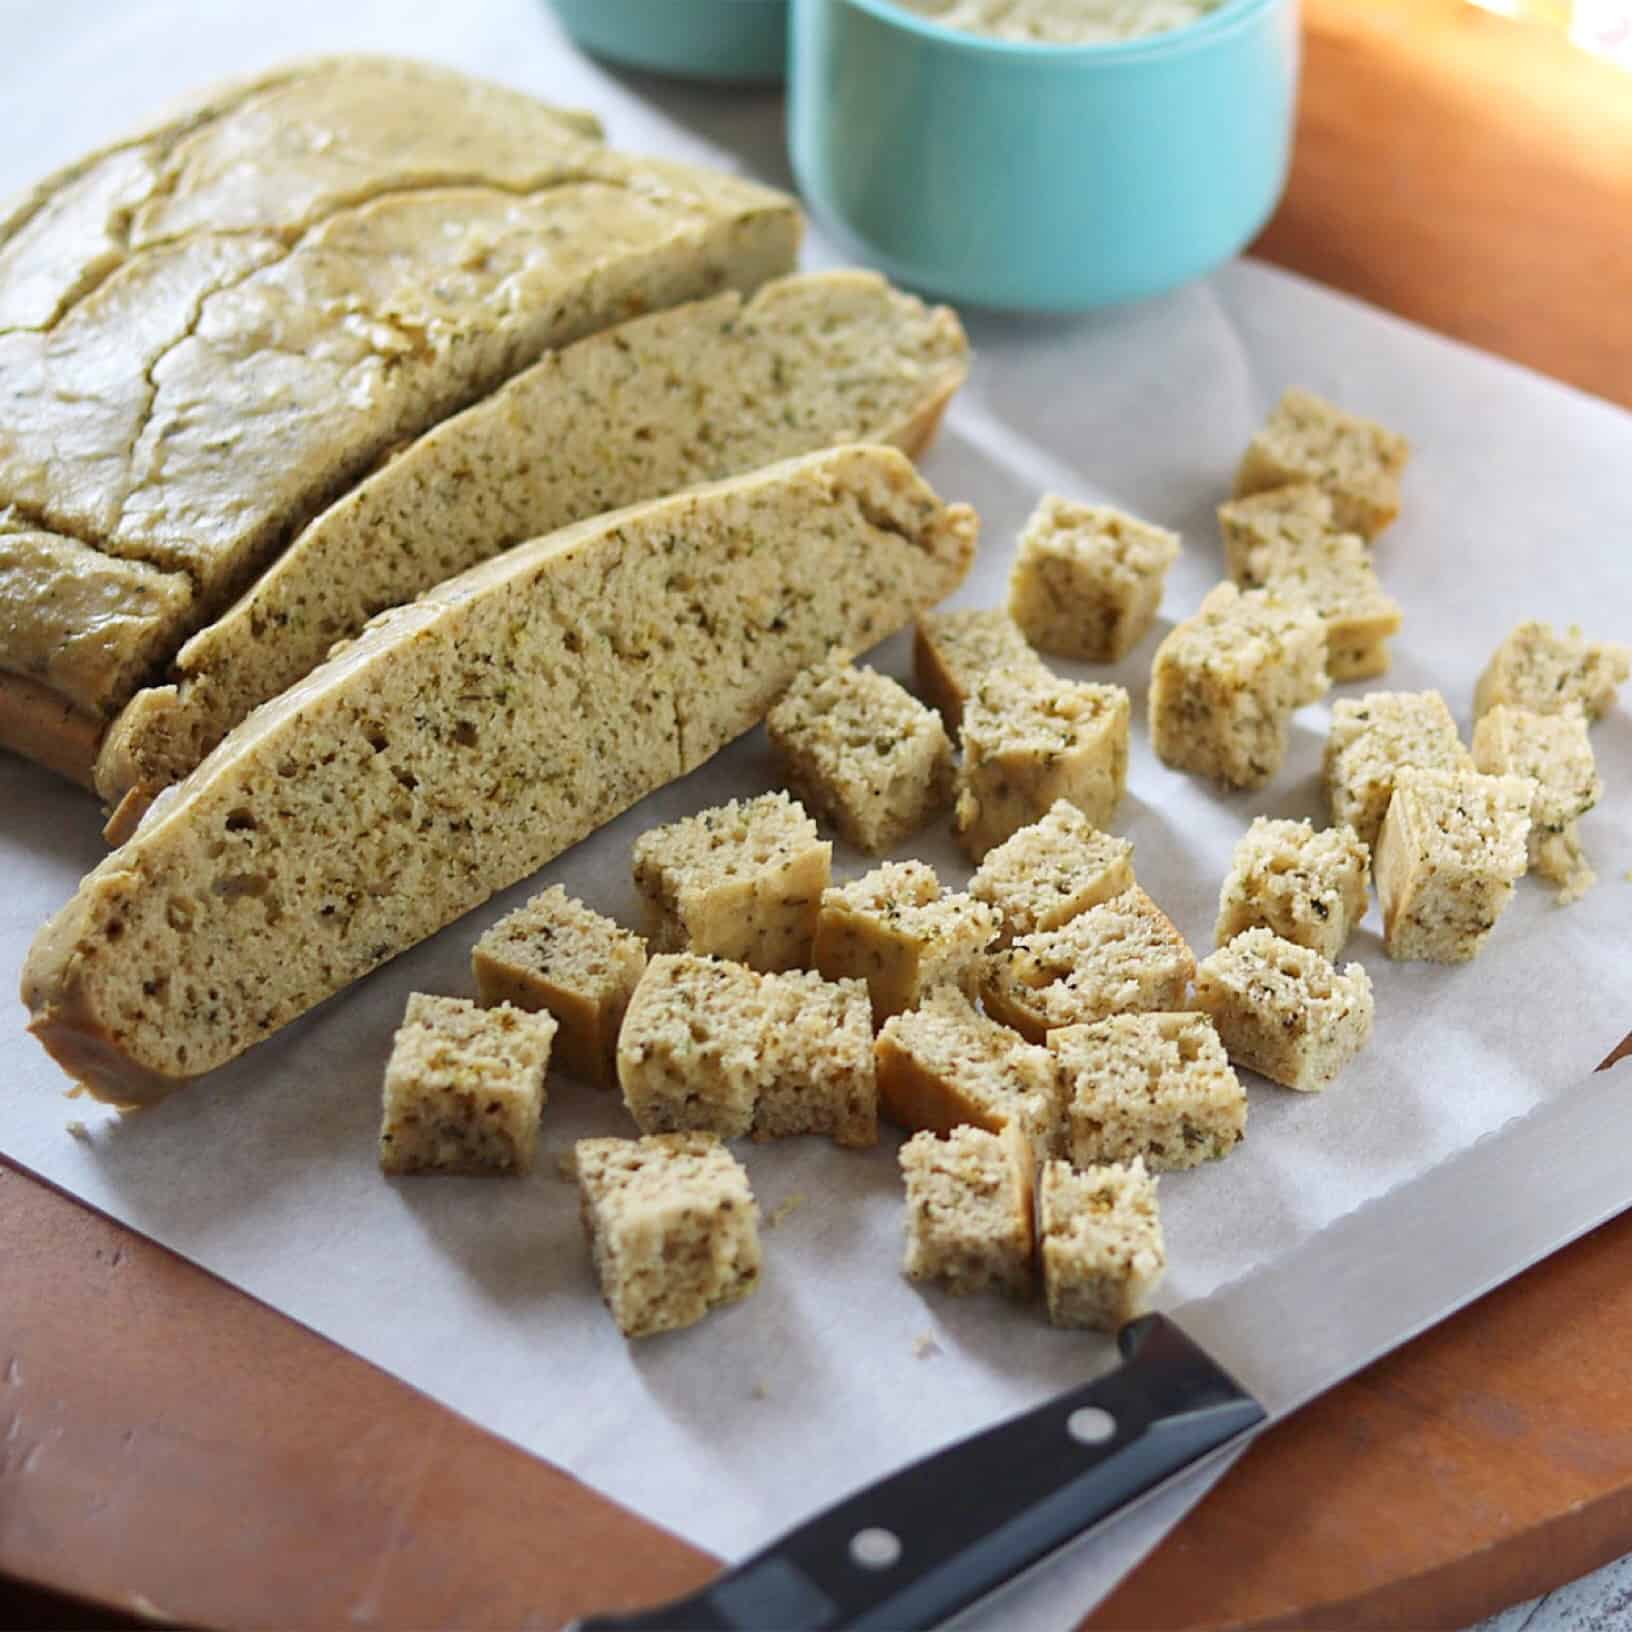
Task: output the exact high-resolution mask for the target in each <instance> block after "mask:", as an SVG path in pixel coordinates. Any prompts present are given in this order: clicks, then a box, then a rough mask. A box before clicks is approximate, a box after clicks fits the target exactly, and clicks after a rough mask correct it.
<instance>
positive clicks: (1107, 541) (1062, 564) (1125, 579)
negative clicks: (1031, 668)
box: [1009, 493, 1179, 663]
mask: <svg viewBox="0 0 1632 1632" xmlns="http://www.w3.org/2000/svg"><path fill="white" fill-rule="evenodd" d="M1178 555H1179V535H1178V534H1177V533H1172V532H1169V531H1168V530H1167V529H1166V528H1164V527H1155V526H1152V525H1151V524H1150V523H1149V522H1146V521H1140V520H1139V519H1138V518H1137V517H1135V516H1130V515H1127V514H1126V513H1124V512H1123V511H1121V510H1113V509H1111V508H1110V507H1109V506H1106V505H1093V504H1073V503H1072V502H1071V501H1070V500H1069V499H1062V498H1061V497H1059V495H1058V494H1053V493H1050V494H1046V495H1045V496H1044V497H1043V500H1042V502H1041V503H1040V504H1039V505H1038V506H1037V509H1036V510H1035V511H1034V512H1033V514H1032V517H1031V519H1030V521H1028V522H1027V523H1026V527H1025V531H1024V532H1022V533H1021V535H1020V547H1019V550H1018V552H1017V553H1016V555H1015V561H1014V569H1013V571H1012V572H1011V574H1010V577H1009V615H1010V617H1012V618H1013V619H1014V621H1015V623H1016V624H1018V625H1019V627H1020V629H1021V630H1022V632H1023V633H1024V634H1025V637H1026V639H1027V640H1028V641H1029V642H1030V643H1031V644H1032V645H1033V646H1035V647H1036V648H1037V649H1038V650H1039V651H1043V652H1051V653H1053V654H1054V655H1055V656H1057V657H1068V658H1075V659H1077V660H1078V661H1081V662H1086V663H1119V662H1121V660H1122V659H1123V658H1124V657H1126V656H1127V655H1128V653H1129V652H1131V651H1132V650H1133V648H1134V647H1135V646H1137V645H1138V644H1139V642H1140V641H1141V640H1143V639H1144V637H1145V633H1146V631H1147V630H1148V629H1149V628H1150V626H1151V624H1152V622H1153V621H1154V620H1155V617H1156V609H1157V607H1159V606H1160V605H1161V601H1162V589H1163V586H1164V585H1165V583H1166V582H1167V570H1168V568H1169V567H1171V566H1172V565H1173V563H1174V562H1175V561H1176V560H1177V559H1178Z"/></svg>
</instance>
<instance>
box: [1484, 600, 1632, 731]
mask: <svg viewBox="0 0 1632 1632" xmlns="http://www.w3.org/2000/svg"><path fill="white" fill-rule="evenodd" d="M1629 673H1632V647H1627V646H1623V645H1621V644H1620V643H1619V642H1617V641H1609V640H1589V639H1588V638H1587V637H1586V636H1585V635H1584V634H1582V633H1581V630H1580V629H1579V628H1578V627H1575V626H1573V625H1572V626H1571V627H1570V628H1569V629H1566V630H1565V631H1563V633H1558V632H1556V631H1555V630H1554V629H1553V626H1552V625H1551V624H1549V623H1536V622H1533V621H1532V622H1529V623H1521V624H1520V625H1519V626H1518V628H1517V629H1515V630H1514V631H1513V633H1512V634H1510V635H1509V636H1508V637H1507V639H1506V640H1504V641H1503V642H1502V643H1501V645H1500V646H1498V647H1497V648H1496V650H1495V652H1494V653H1493V654H1492V656H1491V659H1490V662H1489V663H1488V664H1487V665H1486V666H1485V672H1484V673H1483V674H1482V675H1480V676H1479V684H1478V685H1477V686H1476V687H1475V689H1474V694H1473V712H1474V716H1475V718H1478V717H1479V716H1481V715H1483V714H1486V713H1488V712H1489V711H1490V710H1491V709H1493V708H1495V707H1496V706H1497V705H1498V704H1499V703H1511V704H1512V705H1513V706H1514V707H1516V708H1528V709H1531V710H1533V711H1534V712H1535V713H1537V714H1560V713H1564V712H1567V711H1568V710H1569V709H1572V708H1579V709H1580V710H1582V712H1583V713H1585V714H1586V716H1587V718H1588V719H1589V720H1598V719H1602V718H1603V716H1604V715H1605V714H1607V713H1608V712H1609V711H1610V709H1612V708H1613V707H1614V706H1615V694H1616V692H1617V690H1618V689H1619V688H1620V686H1621V685H1622V683H1623V682H1624V681H1625V680H1626V678H1627V675H1628V674H1629Z"/></svg>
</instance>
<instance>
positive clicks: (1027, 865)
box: [969, 799, 1133, 946]
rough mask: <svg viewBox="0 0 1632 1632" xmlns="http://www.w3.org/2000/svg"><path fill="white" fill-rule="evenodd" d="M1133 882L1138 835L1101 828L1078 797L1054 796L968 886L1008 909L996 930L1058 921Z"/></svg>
mask: <svg viewBox="0 0 1632 1632" xmlns="http://www.w3.org/2000/svg"><path fill="white" fill-rule="evenodd" d="M1132 883H1133V842H1132V840H1130V839H1119V838H1116V837H1114V836H1113V835H1111V834H1109V833H1102V832H1100V830H1099V829H1098V828H1097V827H1095V826H1094V824H1093V823H1092V822H1091V821H1089V820H1088V818H1087V817H1086V816H1084V815H1083V813H1082V812H1081V811H1080V810H1078V809H1077V807H1076V806H1075V805H1073V804H1070V803H1068V802H1067V801H1066V800H1064V799H1056V800H1055V801H1054V803H1053V805H1051V806H1050V807H1049V809H1048V812H1047V814H1046V815H1044V816H1043V817H1041V818H1040V819H1039V820H1038V821H1035V822H1033V823H1032V824H1031V826H1030V827H1023V828H1021V829H1020V831H1019V832H1018V833H1016V834H1014V836H1013V837H1012V838H1007V839H1005V840H1004V841H1003V842H1002V844H1000V845H998V846H997V848H996V849H995V850H988V851H987V852H986V859H985V860H984V861H982V862H981V864H980V866H979V867H978V868H977V869H976V871H975V876H974V877H973V878H972V879H971V880H970V881H969V893H970V894H971V895H972V896H973V897H974V898H975V899H976V900H977V901H985V902H988V903H989V904H990V905H991V906H993V907H995V908H996V909H997V911H998V913H999V914H1000V916H1001V917H1002V921H1003V927H1002V931H1001V933H1000V935H999V937H998V944H999V945H1000V946H1007V945H1008V944H1009V942H1010V941H1012V940H1013V939H1014V938H1015V936H1017V935H1035V934H1036V933H1037V931H1038V930H1040V929H1058V928H1059V926H1060V925H1061V924H1063V923H1065V922H1066V921H1067V920H1069V919H1072V918H1075V917H1076V916H1077V914H1078V913H1082V912H1086V911H1087V910H1088V909H1089V908H1090V907H1097V906H1098V905H1099V903H1100V902H1101V901H1109V900H1110V898H1111V897H1112V896H1113V895H1120V894H1121V893H1122V892H1123V891H1124V890H1125V889H1127V888H1129V887H1130V886H1131V885H1132Z"/></svg>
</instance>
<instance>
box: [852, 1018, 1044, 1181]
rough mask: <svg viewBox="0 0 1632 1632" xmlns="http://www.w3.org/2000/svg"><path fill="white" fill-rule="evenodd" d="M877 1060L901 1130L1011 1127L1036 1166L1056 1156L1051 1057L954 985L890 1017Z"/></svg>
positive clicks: (881, 1086)
mask: <svg viewBox="0 0 1632 1632" xmlns="http://www.w3.org/2000/svg"><path fill="white" fill-rule="evenodd" d="M873 1053H874V1058H875V1061H876V1064H877V1072H878V1099H879V1104H880V1106H881V1107H882V1109H883V1111H884V1114H885V1115H886V1116H887V1117H888V1118H889V1119H890V1120H891V1121H892V1122H893V1123H895V1125H896V1126H897V1127H901V1128H909V1129H927V1130H928V1131H930V1132H932V1133H950V1132H951V1131H952V1129H953V1128H956V1127H960V1126H968V1127H974V1128H985V1129H986V1130H987V1131H988V1132H989V1133H1001V1132H1002V1131H1003V1129H1004V1128H1007V1127H1010V1126H1013V1127H1017V1128H1019V1130H1020V1132H1021V1133H1022V1134H1024V1135H1025V1138H1026V1142H1027V1143H1028V1144H1029V1145H1030V1146H1031V1148H1032V1150H1033V1151H1034V1153H1035V1154H1036V1156H1037V1158H1038V1160H1039V1161H1041V1160H1042V1159H1043V1158H1045V1157H1047V1156H1050V1155H1053V1154H1054V1153H1055V1151H1057V1150H1058V1148H1059V1142H1060V1129H1061V1121H1060V1111H1061V1106H1060V1092H1059V1073H1058V1071H1057V1070H1056V1068H1055V1064H1054V1060H1053V1059H1052V1058H1051V1057H1050V1055H1049V1052H1048V1050H1047V1049H1045V1048H1039V1047H1037V1046H1036V1045H1035V1044H1033V1043H1028V1042H1026V1041H1025V1039H1024V1038H1022V1037H1020V1036H1019V1035H1018V1034H1017V1033H1016V1032H1013V1031H1011V1030H1010V1029H1009V1028H1008V1027H1007V1026H1002V1025H999V1024H998V1023H997V1022H996V1021H995V1020H989V1019H987V1018H986V1016H985V1015H983V1014H982V1013H981V1012H980V1011H979V1010H978V1009H976V1008H975V1006H974V1005H973V1004H972V1003H971V1002H970V1001H969V999H968V998H967V997H965V996H964V994H963V993H962V992H960V991H959V990H958V989H957V988H956V987H955V986H941V987H938V988H937V989H936V990H935V991H933V992H931V993H930V994H929V995H928V996H927V997H926V998H925V999H924V1001H923V1002H922V1003H921V1004H920V1005H919V1006H918V1007H917V1008H916V1009H908V1010H907V1011H906V1012H905V1013H903V1014H897V1015H892V1016H891V1017H890V1019H889V1020H887V1021H886V1022H885V1023H884V1029H883V1030H882V1031H881V1032H880V1033H879V1034H878V1041H877V1043H875V1044H874V1047H873Z"/></svg>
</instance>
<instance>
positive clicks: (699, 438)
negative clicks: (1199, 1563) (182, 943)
mask: <svg viewBox="0 0 1632 1632" xmlns="http://www.w3.org/2000/svg"><path fill="white" fill-rule="evenodd" d="M967 351H968V347H967V345H966V343H965V341H964V337H963V331H962V329H961V328H960V327H959V325H958V321H957V319H956V318H955V317H954V316H953V315H952V313H951V312H949V311H947V310H946V309H945V308H944V307H940V308H934V309H931V308H928V307H925V306H924V305H923V304H922V303H921V302H919V301H916V300H914V299H913V298H912V297H911V296H909V295H903V294H898V293H897V292H896V291H894V290H893V289H891V288H890V286H889V285H888V284H887V283H886V282H885V281H884V280H883V279H882V278H880V277H878V276H876V275H875V274H873V273H870V272H828V273H822V274H817V275H815V276H810V277H794V278H786V279H782V280H779V281H777V282H775V283H771V284H768V285H766V286H765V287H764V288H763V289H761V290H760V291H759V293H758V294H757V295H755V296H754V298H753V299H752V300H749V301H747V302H744V301H743V300H742V298H741V297H740V296H739V295H737V294H735V293H728V294H723V295H719V296H716V297H715V298H714V299H712V300H706V301H699V302H696V303H694V304H691V305H687V306H682V307H680V308H678V309H676V310H674V311H668V312H660V313H657V314H655V315H653V316H650V317H643V318H638V319H636V320H634V321H632V322H629V323H624V324H620V325H618V326H617V327H616V328H613V329H609V330H607V331H606V332H604V333H602V334H598V335H595V336H592V337H591V338H589V339H585V340H580V341H579V342H577V344H575V345H571V346H568V347H566V348H564V349H563V350H561V351H557V352H553V353H551V354H550V355H549V356H548V357H546V358H545V359H544V360H543V361H542V362H539V363H537V364H535V365H534V366H533V367H532V368H530V369H528V370H527V371H525V372H524V373H522V374H521V375H519V376H518V377H517V378H516V379H514V380H512V381H511V382H510V383H509V384H508V385H506V386H505V387H504V388H503V389H501V390H500V391H498V392H497V393H495V394H494V395H493V396H491V397H488V398H486V399H484V400H483V401H482V402H480V403H478V404H476V405H475V406H474V407H472V408H469V409H467V410H466V411H465V412H464V413H462V414H458V415H456V416H455V417H454V418H452V419H450V420H448V421H446V422H445V423H443V424H441V425H439V426H437V427H436V428H435V429H434V430H432V431H430V432H429V433H427V434H426V435H425V436H423V437H421V438H420V439H419V440H418V441H417V442H415V443H414V444H413V445H412V446H411V447H410V448H408V449H407V450H406V451H405V452H404V453H402V454H400V455H398V456H397V457H396V458H394V459H392V460H391V461H390V462H389V463H388V464H386V465H385V466H383V467H382V468H381V469H380V470H378V471H376V472H374V474H372V475H371V476H369V477H368V478H367V480H365V481H364V482H362V483H361V484H360V485H359V486H358V487H356V488H354V489H353V490H352V491H351V492H349V493H348V494H347V495H346V496H345V497H344V498H343V499H341V500H340V501H339V502H338V503H336V504H334V505H332V506H331V507H330V508H329V509H327V510H326V511H324V512H323V513H322V514H321V515H320V516H318V517H317V518H316V519H315V520H313V521H312V522H311V523H310V524H309V525H308V526H307V527H306V528H305V529H304V531H303V532H302V533H301V534H300V536H299V537H298V538H297V539H296V540H295V542H294V543H293V544H292V545H291V546H290V548H289V549H288V550H286V551H285V552H284V554H283V555H282V557H281V558H280V559H279V560H278V561H277V562H276V563H275V564H274V565H273V566H272V567H271V568H270V570H268V571H267V572H266V573H265V574H264V575H263V576H262V577H261V578H260V579H259V580H258V581H257V582H256V583H255V584H254V585H253V586H252V587H251V588H250V589H249V590H248V591H247V592H246V593H245V595H244V596H243V597H242V598H241V599H240V600H239V601H238V602H237V603H236V604H235V605H234V606H233V607H232V608H231V609H230V610H229V611H228V612H226V613H225V614H224V615H223V616H222V617H221V618H219V619H217V620H216V622H214V623H213V624H210V625H208V626H207V627H206V628H204V629H201V630H200V631H199V632H198V633H197V634H196V635H194V636H193V638H192V639H191V640H189V641H188V642H187V644H186V645H185V646H184V647H183V648H182V650H181V652H180V654H179V656H178V657H177V659H176V664H175V671H174V673H175V683H172V684H168V685H164V686H156V687H153V688H151V689H149V690H147V691H144V692H142V693H140V694H139V695H138V696H137V697H136V698H134V699H133V701H132V702H131V704H130V706H129V707H128V708H126V710H125V711H124V713H123V714H122V715H121V716H120V718H119V719H118V721H117V722H116V723H115V724H114V726H113V728H112V730H111V731H110V733H109V735H108V738H107V741H106V743H105V745H104V748H103V751H102V756H101V760H100V762H99V764H98V768H97V786H98V790H99V791H100V793H101V794H102V796H103V798H104V799H106V800H107V801H108V803H109V804H110V805H118V804H119V803H120V801H121V800H123V799H125V798H126V796H127V795H129V794H131V793H132V792H133V790H134V791H135V792H136V795H137V796H136V798H135V799H133V800H132V801H131V802H130V804H128V805H127V806H126V807H125V811H124V819H123V821H121V823H120V824H119V827H117V828H116V829H115V830H114V831H113V832H112V833H110V837H111V838H113V839H114V840H115V842H117V841H118V839H119V838H120V837H122V836H123V832H124V831H128V826H129V825H130V820H131V818H132V817H133V816H136V815H139V814H140V807H141V806H142V805H144V804H145V803H146V802H147V800H148V799H149V798H150V797H151V796H152V795H153V794H155V793H157V792H158V791H159V789H161V788H162V787H164V786H166V785H167V784H168V783H170V782H173V781H177V780H179V779H180V778H181V777H182V776H185V775H186V774H187V772H188V771H190V770H191V769H192V768H193V766H194V765H196V764H197V763H198V762H199V761H200V760H201V759H202V758H203V757H204V755H205V754H206V753H208V752H209V750H210V749H211V748H213V747H214V746H215V745H216V743H218V742H219V741H220V740H221V738H222V737H224V736H225V735H226V733H227V732H228V731H229V730H231V728H232V727H233V726H234V725H236V724H237V723H238V722H239V721H240V720H241V719H243V717H244V716H245V715H246V714H248V713H249V711H250V710H251V709H252V708H254V707H255V706H256V705H257V704H259V703H262V702H264V701H265V700H266V699H267V698H269V697H274V696H276V695H277V694H278V692H280V691H282V690H283V689H284V688H285V687H286V686H289V685H292V684H293V683H294V682H295V681H296V680H298V679H300V677H301V676H302V675H304V674H307V673H309V672H310V671H311V670H312V669H313V668H315V667H316V666H317V665H318V664H319V663H320V662H322V660H323V657H324V655H325V654H326V653H327V651H328V649H329V647H330V646H332V645H333V644H334V642H335V641H337V640H341V639H345V638H347V637H349V636H351V635H354V634H355V633H356V632H357V631H358V629H360V628H361V627H362V626H363V624H364V623H365V622H367V620H368V619H369V618H370V617H372V616H373V615H374V614H375V613H376V612H380V611H383V610H384V609H385V608H386V607H389V606H399V605H401V604H402V603H403V602H405V601H411V600H412V599H413V598H414V597H415V596H416V595H419V594H422V593H423V592H424V591H425V590H427V589H429V588H431V587H432V586H433V585H435V584H438V583H441V582H442V581H443V580H444V579H446V578H451V577H453V576H454V575H455V574H456V573H459V572H463V571H464V570H465V569H466V568H467V567H470V566H474V565H475V564H476V563H477V562H478V561H485V560H486V559H487V558H488V557H489V556H493V555H496V554H498V553H499V552H500V551H501V550H505V549H508V548H509V547H510V546H511V545H512V544H514V543H515V542H516V541H517V540H518V539H524V538H535V537H537V536H539V535H540V534H542V533H547V532H553V531H554V530H555V529H556V528H558V527H564V526H566V525H568V524H569V523H570V522H574V521H579V520H582V519H583V518H584V517H585V516H590V515H598V514H600V513H601V512H602V511H605V510H614V509H618V508H620V507H621V506H623V505H626V504H635V503H638V502H640V501H641V500H644V499H652V498H657V497H659V496H660V495H662V494H664V493H672V492H677V491H678V490H679V489H681V488H684V487H691V486H695V485H696V484H697V483H699V482H708V481H718V480H722V479H724V478H725V477H728V476H734V475H737V474H739V473H741V472H743V471H746V470H754V469H757V468H759V467H760V466H762V465H767V464H771V463H774V462H775V461H777V460H779V459H785V458H791V457H792V456H794V455H796V454H800V453H807V452H811V451H814V450H815V449H817V448H823V447H830V446H833V445H835V444H838V443H842V442H893V443H895V444H897V445H898V446H900V447H903V448H905V449H906V450H907V452H909V453H913V454H916V453H918V452H920V451H921V450H922V448H923V447H924V446H925V444H926V443H927V442H928V441H929V438H930V437H931V436H932V435H933V433H934V429H935V426H936V424H937V422H938V421H939V419H940V415H941V411H942V409H943V408H944V407H945V405H946V402H947V400H948V398H949V397H950V396H951V395H952V393H953V392H954V391H955V390H956V389H957V388H958V386H959V385H960V384H961V383H962V381H963V378H964V375H965V373H966V371H967V364H966V357H967ZM0 543H3V541H0ZM0 559H3V555H0Z"/></svg>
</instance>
